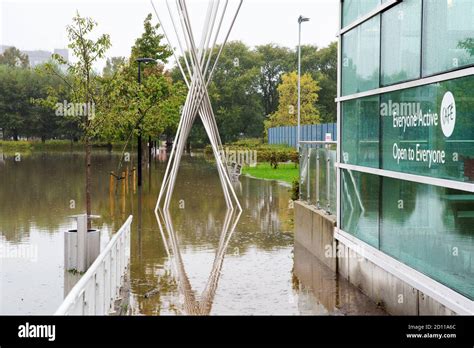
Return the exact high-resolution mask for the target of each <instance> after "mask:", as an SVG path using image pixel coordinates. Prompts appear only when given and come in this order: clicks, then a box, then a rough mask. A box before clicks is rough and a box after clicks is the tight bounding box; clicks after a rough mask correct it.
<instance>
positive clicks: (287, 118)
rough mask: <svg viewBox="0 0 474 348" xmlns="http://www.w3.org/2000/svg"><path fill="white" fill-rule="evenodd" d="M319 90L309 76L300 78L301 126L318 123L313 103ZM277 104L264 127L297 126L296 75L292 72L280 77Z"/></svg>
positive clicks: (318, 118) (319, 119)
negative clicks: (275, 109)
mask: <svg viewBox="0 0 474 348" xmlns="http://www.w3.org/2000/svg"><path fill="white" fill-rule="evenodd" d="M319 90H320V88H319V86H318V83H317V82H316V81H314V80H313V78H312V77H311V75H309V74H304V75H302V76H301V124H316V123H320V121H321V116H320V114H319V110H318V109H317V108H316V106H315V103H316V102H317V100H318V92H319ZM278 94H279V104H278V109H277V111H276V112H275V113H273V114H272V115H270V118H269V119H268V121H266V122H265V126H266V128H267V129H268V128H269V127H277V126H288V125H296V124H297V104H298V74H297V73H296V72H292V73H289V74H285V75H283V76H282V83H281V84H280V85H279V86H278Z"/></svg>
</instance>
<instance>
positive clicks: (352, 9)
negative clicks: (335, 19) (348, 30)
mask: <svg viewBox="0 0 474 348" xmlns="http://www.w3.org/2000/svg"><path fill="white" fill-rule="evenodd" d="M384 2H385V1H384ZM378 5H380V0H344V2H343V3H342V26H343V27H345V26H347V25H349V24H351V23H352V22H354V21H355V20H357V19H359V18H360V17H362V16H364V15H366V14H368V13H369V12H370V11H372V10H374V9H375V8H376V7H377V6H378Z"/></svg>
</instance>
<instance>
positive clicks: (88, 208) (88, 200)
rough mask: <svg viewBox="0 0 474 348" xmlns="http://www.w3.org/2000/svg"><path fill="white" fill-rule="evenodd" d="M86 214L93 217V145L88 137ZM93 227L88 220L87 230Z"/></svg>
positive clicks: (86, 142)
mask: <svg viewBox="0 0 474 348" xmlns="http://www.w3.org/2000/svg"><path fill="white" fill-rule="evenodd" d="M85 138H86V139H85V140H86V141H85V144H86V213H87V216H90V215H92V207H91V144H90V139H89V136H88V135H86V137H85ZM91 227H92V225H91V220H90V219H89V218H88V219H87V229H90V228H91Z"/></svg>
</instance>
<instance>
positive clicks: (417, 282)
mask: <svg viewBox="0 0 474 348" xmlns="http://www.w3.org/2000/svg"><path fill="white" fill-rule="evenodd" d="M334 238H335V239H337V240H338V241H340V242H341V243H343V244H344V245H345V246H347V247H348V248H349V249H352V250H354V251H356V250H362V255H361V256H363V257H364V258H366V259H367V260H369V261H371V262H372V263H374V264H375V265H377V266H378V267H381V268H382V269H383V270H385V271H387V272H389V273H391V274H393V275H394V276H395V277H397V278H399V279H400V280H402V281H404V282H406V283H407V284H409V285H410V286H412V287H414V288H416V289H418V290H419V291H421V292H423V293H424V294H426V295H428V296H429V297H431V298H433V299H434V300H436V301H438V302H439V303H441V304H442V305H444V306H446V307H447V308H449V309H450V310H452V311H454V312H456V313H458V314H461V315H474V301H471V300H470V299H468V298H467V297H465V296H463V295H461V294H459V293H457V292H455V291H454V290H452V289H450V288H448V287H447V286H445V285H443V284H441V283H439V282H437V281H436V280H434V279H432V278H430V277H428V276H426V275H424V274H423V273H420V272H418V271H417V270H415V269H413V268H411V267H409V266H407V265H405V264H403V263H401V262H400V261H398V260H396V259H394V258H393V257H391V256H388V255H387V254H385V253H383V252H381V251H380V250H377V249H375V248H374V247H372V246H370V245H368V244H366V243H364V242H363V241H361V240H359V239H357V238H355V237H354V236H352V235H350V234H349V233H347V232H344V231H342V230H340V229H338V228H337V227H336V228H335V229H334Z"/></svg>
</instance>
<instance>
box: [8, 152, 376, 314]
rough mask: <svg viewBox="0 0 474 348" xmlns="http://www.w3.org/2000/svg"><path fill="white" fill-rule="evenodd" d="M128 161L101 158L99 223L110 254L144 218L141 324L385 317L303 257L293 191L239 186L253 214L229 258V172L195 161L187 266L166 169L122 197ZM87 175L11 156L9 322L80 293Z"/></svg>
mask: <svg viewBox="0 0 474 348" xmlns="http://www.w3.org/2000/svg"><path fill="white" fill-rule="evenodd" d="M118 162H119V154H116V153H108V152H101V151H96V152H94V154H93V185H92V187H93V190H92V192H93V213H94V214H97V215H100V216H101V218H100V219H99V220H96V221H94V227H96V228H99V229H100V230H101V248H104V246H105V245H106V243H107V242H108V240H109V239H110V236H111V235H112V234H113V232H114V231H116V230H117V229H118V228H119V227H120V226H121V224H122V223H123V222H124V221H125V219H126V218H127V217H128V215H130V214H133V216H134V220H133V226H132V238H131V266H130V291H131V294H130V304H129V312H130V313H131V314H134V315H175V314H211V315H212V314H242V315H256V314H275V315H279V314H291V315H298V314H316V315H327V314H329V315H347V314H349V315H352V314H383V312H382V311H381V310H380V309H378V308H377V307H376V305H375V304H374V303H372V302H371V301H370V300H369V299H368V298H366V297H365V296H364V295H362V294H361V293H360V292H359V291H358V290H357V289H355V288H354V287H353V286H351V285H349V284H348V283H347V282H345V281H344V280H342V279H340V278H339V277H338V276H337V275H335V274H334V273H333V272H331V271H330V270H329V269H327V268H326V267H325V266H323V265H322V264H321V263H319V262H318V260H317V259H316V258H314V257H313V256H311V254H309V253H308V252H307V251H306V250H304V249H303V248H301V247H298V246H296V247H295V246H294V243H293V223H292V219H293V210H292V206H291V204H290V193H289V187H287V186H283V185H281V184H278V183H277V182H275V181H264V180H257V179H252V178H248V177H241V178H240V179H239V181H238V182H236V183H235V184H234V187H235V189H236V192H237V194H238V196H239V200H240V202H241V204H242V207H243V212H242V214H241V216H240V218H239V219H238V221H237V222H236V225H235V229H234V230H233V231H232V233H231V234H230V233H228V235H229V236H230V237H229V238H228V241H226V247H225V248H223V247H222V246H221V241H222V240H223V238H221V237H222V235H223V227H224V225H225V222H226V206H225V201H224V196H223V193H222V189H221V187H220V183H219V179H218V175H217V170H216V169H215V167H214V165H213V164H212V163H209V162H207V161H205V160H204V159H203V158H202V157H200V156H193V157H190V156H187V157H185V158H184V159H183V161H182V164H181V167H180V171H179V175H178V179H177V183H176V189H175V192H174V195H173V199H172V202H171V208H170V217H171V219H172V221H173V226H174V229H173V236H174V237H175V240H176V246H177V247H179V258H177V257H176V255H175V254H174V253H173V251H176V250H170V249H171V248H170V247H169V243H167V244H165V243H164V241H163V236H165V239H166V238H167V237H166V236H169V235H168V234H165V235H162V234H161V233H160V230H159V228H158V222H157V219H156V217H155V214H154V212H153V210H154V207H155V204H156V199H157V197H158V192H159V188H160V184H161V178H162V176H163V173H164V170H165V166H166V163H163V162H158V161H153V162H152V163H151V166H150V167H147V168H144V183H143V186H142V189H141V190H139V189H138V188H134V185H133V183H132V182H130V183H129V185H128V186H127V187H125V189H124V190H122V186H121V185H119V187H118V189H117V192H114V193H113V194H110V192H109V173H110V171H112V170H116V168H117V164H118ZM83 173H84V156H83V155H82V154H81V153H34V154H30V155H24V156H22V157H21V158H20V161H15V158H14V156H7V155H4V156H3V157H2V161H0V253H1V254H0V314H51V313H54V311H55V310H56V309H57V307H58V306H59V305H60V304H61V302H62V300H63V298H64V296H65V293H67V289H68V288H70V287H71V284H70V281H71V280H70V277H69V276H68V274H67V273H65V272H64V267H63V264H64V245H63V244H64V232H65V231H67V230H68V229H70V228H72V227H74V223H73V220H71V219H70V218H69V216H70V215H74V214H79V213H81V212H82V211H83V210H84V208H83V207H84V175H83ZM234 221H235V220H234ZM227 232H229V231H227ZM224 249H225V250H224ZM221 254H222V255H221ZM216 255H221V256H220V257H218V259H219V260H218V261H219V264H218V265H217V266H216ZM177 259H179V262H178V263H177V262H176V260H177ZM177 264H178V269H177V267H176V265H177ZM183 284H184V285H183Z"/></svg>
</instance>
